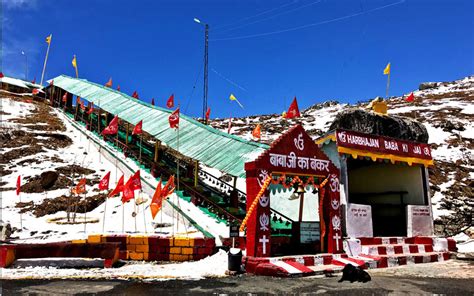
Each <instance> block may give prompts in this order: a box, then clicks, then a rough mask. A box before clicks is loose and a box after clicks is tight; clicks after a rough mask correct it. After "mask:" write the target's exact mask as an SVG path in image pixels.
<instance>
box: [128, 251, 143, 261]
mask: <svg viewBox="0 0 474 296" xmlns="http://www.w3.org/2000/svg"><path fill="white" fill-rule="evenodd" d="M128 257H129V258H130V259H131V260H143V253H136V252H130V253H129V254H128Z"/></svg>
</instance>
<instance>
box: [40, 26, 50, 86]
mask: <svg viewBox="0 0 474 296" xmlns="http://www.w3.org/2000/svg"><path fill="white" fill-rule="evenodd" d="M50 36H51V37H52V36H53V34H51V35H50ZM51 39H53V38H51ZM51 39H49V42H48V49H47V50H46V57H45V58H44V64H43V72H41V82H40V85H41V86H43V78H44V72H45V71H46V63H47V62H48V56H49V47H50V46H51V41H52V40H51Z"/></svg>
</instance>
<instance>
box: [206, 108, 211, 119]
mask: <svg viewBox="0 0 474 296" xmlns="http://www.w3.org/2000/svg"><path fill="white" fill-rule="evenodd" d="M210 116H211V107H207V111H206V123H207V122H208V121H209V117H210Z"/></svg>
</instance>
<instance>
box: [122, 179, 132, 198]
mask: <svg viewBox="0 0 474 296" xmlns="http://www.w3.org/2000/svg"><path fill="white" fill-rule="evenodd" d="M129 181H130V180H129ZM134 198H135V193H134V192H133V190H132V189H131V188H130V184H129V182H128V181H127V184H125V185H124V186H123V195H122V203H126V202H128V201H129V200H131V199H134Z"/></svg>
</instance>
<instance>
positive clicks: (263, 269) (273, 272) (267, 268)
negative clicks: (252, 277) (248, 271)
mask: <svg viewBox="0 0 474 296" xmlns="http://www.w3.org/2000/svg"><path fill="white" fill-rule="evenodd" d="M254 273H255V274H256V275H265V276H277V277H287V276H289V274H288V272H287V271H286V270H284V269H283V268H281V267H279V266H276V265H274V264H271V263H260V264H258V265H257V267H256V268H255V272H254Z"/></svg>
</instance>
